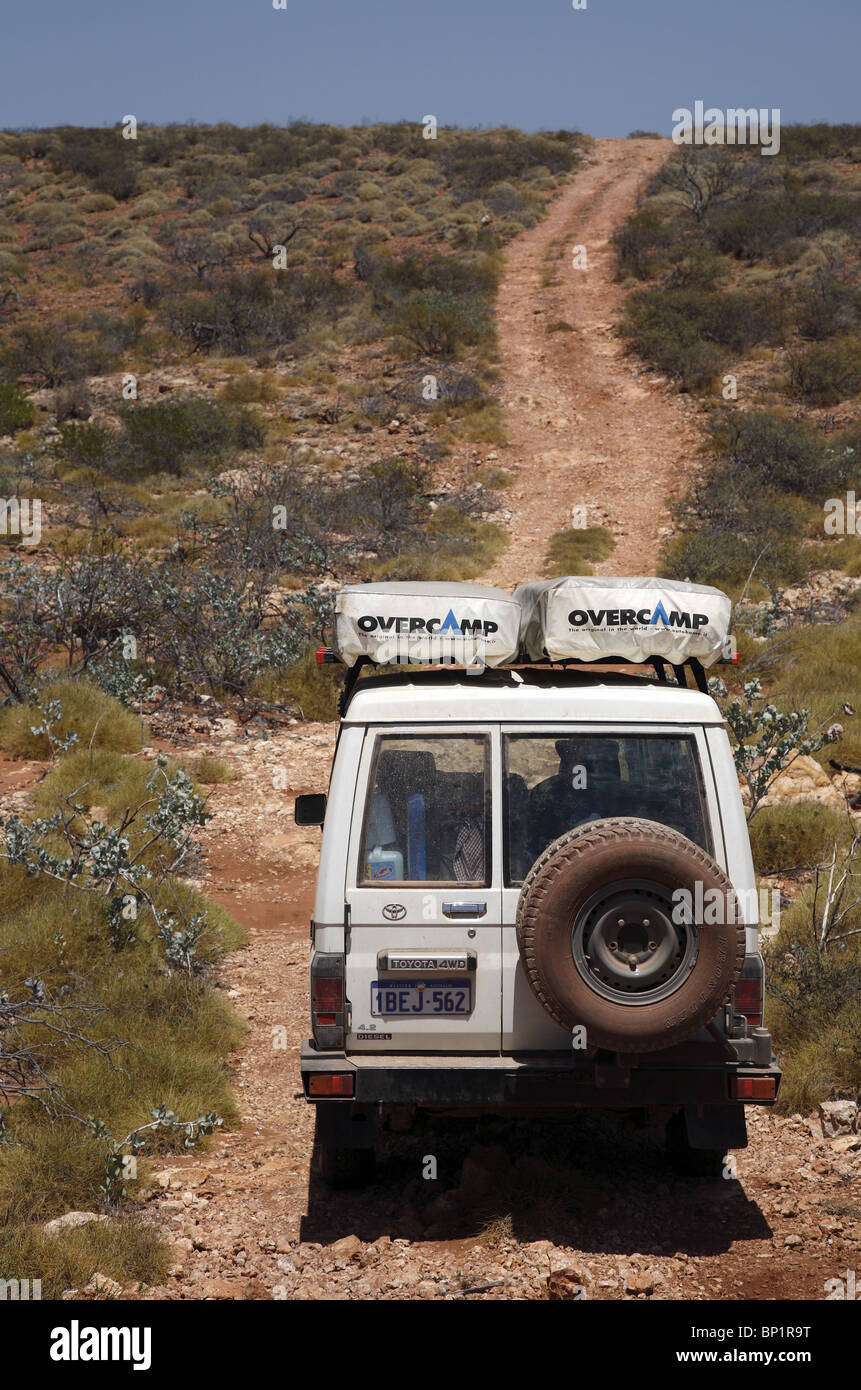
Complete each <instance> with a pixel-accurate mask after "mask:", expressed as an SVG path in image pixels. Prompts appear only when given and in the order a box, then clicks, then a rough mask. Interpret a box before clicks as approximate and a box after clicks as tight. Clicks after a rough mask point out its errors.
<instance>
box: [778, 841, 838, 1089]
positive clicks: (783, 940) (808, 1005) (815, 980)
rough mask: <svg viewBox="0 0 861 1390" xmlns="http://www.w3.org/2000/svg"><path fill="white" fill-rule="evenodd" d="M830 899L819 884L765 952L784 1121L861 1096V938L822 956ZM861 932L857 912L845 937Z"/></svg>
mask: <svg viewBox="0 0 861 1390" xmlns="http://www.w3.org/2000/svg"><path fill="white" fill-rule="evenodd" d="M845 867H846V861H845V860H844V861H843V864H840V862H839V860H838V876H839V873H840V872H841V871H842V869H843V868H845ZM850 872H851V866H850ZM854 872H855V874H856V875H857V861H856V867H855V870H854ZM824 897H825V887H824V884H823V882H822V880H821V876H820V882H819V884H818V885H811V886H810V887H809V888H808V889H807V890H806V891H805V892H804V894H803V895H802V897H801V898H800V899H799V900H798V901H797V902H795V903H793V904H792V906H791V907H790V908H789V910H788V911H787V912H785V913H784V915H783V921H782V924H781V929H780V933H779V935H778V936H777V937H776V938H775V939H774V940H773V941H770V942H768V943H766V945H765V947H764V949H763V955H764V957H765V981H766V991H767V995H766V1018H767V1022H768V1026H769V1029H770V1031H771V1033H772V1036H773V1038H774V1043H775V1049H776V1051H777V1053H778V1056H779V1057H780V1063H781V1067H782V1070H783V1084H782V1086H781V1094H780V1108H781V1109H782V1110H783V1111H784V1113H786V1112H792V1111H801V1112H802V1113H805V1112H807V1111H809V1110H811V1109H812V1108H813V1107H814V1106H816V1105H817V1103H818V1102H819V1101H822V1100H825V1099H828V1098H829V1097H831V1096H839V1095H851V1096H857V1095H859V1094H861V1049H859V1046H858V1039H859V1037H861V949H859V946H858V940H859V938H858V936H850V937H847V938H846V939H845V940H843V941H842V942H840V941H836V940H835V941H832V942H831V943H830V944H829V945H828V946H827V947H826V948H825V949H822V946H821V940H820V938H821V933H822V915H823V906H824ZM844 905H845V904H844ZM859 926H861V912H859V909H858V906H857V904H856V905H855V907H854V909H852V908H850V910H849V911H848V913H847V914H846V915H845V916H844V918H843V920H842V922H841V924H840V929H839V930H840V931H841V932H844V933H845V932H852V931H857V929H858V927H859ZM830 935H832V936H833V935H836V933H834V932H832V933H830Z"/></svg>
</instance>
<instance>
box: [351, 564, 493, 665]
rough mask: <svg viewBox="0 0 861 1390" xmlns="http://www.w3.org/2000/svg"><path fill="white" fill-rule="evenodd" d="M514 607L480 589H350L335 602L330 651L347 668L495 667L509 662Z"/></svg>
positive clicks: (411, 585) (413, 586)
mask: <svg viewBox="0 0 861 1390" xmlns="http://www.w3.org/2000/svg"><path fill="white" fill-rule="evenodd" d="M519 640H520V604H519V603H518V602H517V600H516V599H515V598H513V597H512V596H511V594H509V593H507V592H506V591H505V590H504V589H491V588H486V587H484V586H483V585H480V584H442V583H440V584H435V583H428V582H416V583H409V582H398V583H380V584H350V585H348V586H347V587H346V588H344V589H342V590H341V591H340V593H339V594H338V596H337V598H336V600H335V632H334V642H333V648H334V651H335V653H336V655H337V656H338V658H339V659H340V660H341V661H343V662H344V663H345V665H347V666H354V665H355V664H356V662H357V661H359V660H360V659H361V658H365V659H367V660H369V661H373V662H376V663H378V664H381V665H411V664H415V665H428V664H443V665H458V666H472V665H484V666H501V665H503V664H504V663H505V662H507V661H512V660H514V658H515V657H516V656H517V650H518V643H519Z"/></svg>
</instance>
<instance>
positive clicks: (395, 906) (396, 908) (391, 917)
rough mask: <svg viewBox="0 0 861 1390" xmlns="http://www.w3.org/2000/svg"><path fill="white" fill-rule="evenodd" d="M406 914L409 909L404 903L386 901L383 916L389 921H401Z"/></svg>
mask: <svg viewBox="0 0 861 1390" xmlns="http://www.w3.org/2000/svg"><path fill="white" fill-rule="evenodd" d="M406 915H407V910H406V908H405V907H404V905H403V903H386V905H385V907H384V908H383V916H384V917H385V919H386V921H387V922H400V921H401V919H402V918H403V917H406Z"/></svg>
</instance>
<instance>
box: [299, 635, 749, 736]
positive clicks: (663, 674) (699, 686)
mask: <svg viewBox="0 0 861 1390" xmlns="http://www.w3.org/2000/svg"><path fill="white" fill-rule="evenodd" d="M317 664H318V665H320V666H324V665H325V666H328V665H336V666H342V665H343V667H344V688H343V690H342V691H341V695H340V697H339V700H338V713H339V715H340V717H341V718H342V719H343V718H344V716H345V715H346V713H347V708H348V706H349V703H350V700H351V699H352V697H353V694H354V692H355V689H356V685H357V683H358V680H359V676H360V675H361V673H362V671H363V670H364V669H365V667H366V666H376V667H377V668H378V669H379V670H383V671H409V672H410V673H411V674H412V675H417V676H421V675H427V674H429V673H431V672H434V673H435V672H439V671H457V670H467V669H470V670H472V671H473V673H474V671H475V667H474V666H473V667H470V668H467V667H466V666H463V665H459V664H458V663H457V662H444V663H442V662H438V663H436V664H431V663H428V664H427V665H417V664H414V663H407V662H404V663H393V662H376V661H373V660H372V658H371V657H369V656H364V655H363V656H359V657H357V658H356V661H355V662H354V664H353V665H352V666H346V665H344V663H343V662H342V661H341V659H340V657H339V656H338V655H337V654H336V653H335V652H334V651H333V650H332V648H331V647H320V648H318V650H317ZM720 664H721V665H730V666H737V665H738V652H737V651H736V650H733V651H732V652H731V654H729V655H727V656H723V657H721V658H720ZM604 666H634V667H640V668H642V667H647V666H649V667H651V668H652V669H653V671H654V673H655V676H656V677H657V679H658V681H659V682H660V683H661V684H662V685H667V684H669V681H668V678H667V667H669V668H670V669H671V670H672V672H673V674H674V676H675V678H676V682H677V684H678V685H680V686H682V688H683V689H687V690H689V689H691V686H690V685H689V683H688V679H687V674H686V673H687V671H690V673H691V675H692V677H693V688H694V689H695V690H699V691H701V693H702V694H703V695H707V694H708V691H709V686H708V677H707V676H706V673H705V670H704V668H703V665H702V663H701V662H700V661H698V660H697V658H696V657H688V659H687V660H686V661H682V662H679V663H676V662H672V661H668V660H667V659H666V658H665V657H662V656H650V657H648V658H647V659H646V660H645V661H632V660H631V659H630V658H628V657H612V656H607V657H600V658H599V659H597V660H595V661H581V660H578V659H575V658H566V659H565V660H564V661H551V660H549V659H544V660H540V661H537V660H531V659H530V658H529V657H527V656H520V657H518V658H517V660H515V661H510V662H505V663H503V664H502V665H499V666H493V667H490V666H488V667H485V668H483V669H485V670H488V671H517V670H529V669H534V670H543V671H548V670H560V669H561V670H564V671H567V670H574V669H577V668H580V669H586V670H591V669H600V668H601V667H604Z"/></svg>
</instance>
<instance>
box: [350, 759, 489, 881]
mask: <svg viewBox="0 0 861 1390" xmlns="http://www.w3.org/2000/svg"><path fill="white" fill-rule="evenodd" d="M490 872H491V865H490V741H489V738H488V736H487V735H486V734H440V735H438V736H434V735H416V736H412V735H406V736H404V735H389V734H383V735H381V736H380V737H378V739H377V744H376V748H375V750H374V763H373V767H372V769H371V777H370V783H369V787H368V801H367V805H366V807H365V820H364V829H363V834H362V848H361V855H360V858H359V880H358V881H359V884H360V885H365V886H371V887H373V886H375V885H378V884H381V883H438V884H457V883H464V884H470V885H471V886H473V887H476V888H484V887H486V886H487V885H488V884H489V883H490Z"/></svg>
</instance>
